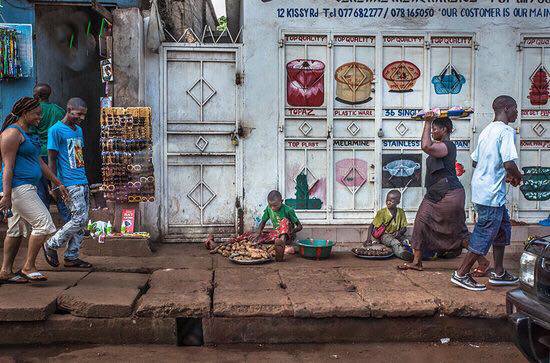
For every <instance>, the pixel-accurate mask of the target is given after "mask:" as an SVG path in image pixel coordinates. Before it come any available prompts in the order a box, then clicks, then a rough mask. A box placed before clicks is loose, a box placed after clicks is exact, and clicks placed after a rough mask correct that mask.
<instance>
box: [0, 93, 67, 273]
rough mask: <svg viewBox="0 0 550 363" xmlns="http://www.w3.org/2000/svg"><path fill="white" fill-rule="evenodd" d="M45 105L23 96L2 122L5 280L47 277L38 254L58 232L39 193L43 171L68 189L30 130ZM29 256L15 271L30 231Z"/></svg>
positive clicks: (0, 187) (0, 207)
mask: <svg viewBox="0 0 550 363" xmlns="http://www.w3.org/2000/svg"><path fill="white" fill-rule="evenodd" d="M40 116H41V109H40V104H39V103H38V101H37V100H35V99H33V98H30V97H23V98H21V99H19V100H18V101H17V102H16V103H15V105H14V106H13V109H12V111H11V113H10V114H9V115H8V117H7V118H6V120H5V121H4V124H3V125H2V129H1V131H2V133H1V135H0V151H1V155H2V171H1V173H0V175H1V178H2V183H1V185H0V192H1V193H2V199H0V211H1V212H2V213H3V214H2V216H3V217H4V220H5V219H6V217H9V218H8V231H7V233H6V238H5V240H4V259H3V261H2V269H1V270H0V284H1V283H24V282H28V281H45V280H47V277H46V276H45V275H44V274H42V273H41V272H39V271H38V269H37V268H36V256H37V255H38V253H39V252H40V249H41V247H42V244H43V243H44V240H45V239H46V237H47V236H49V235H50V234H52V233H54V232H55V230H56V229H55V226H54V224H53V221H52V217H51V215H50V212H49V211H48V209H47V208H46V206H45V205H44V203H42V202H41V200H40V198H39V197H38V194H37V191H36V186H37V184H38V183H39V181H40V178H41V177H42V173H44V175H45V176H46V177H47V178H48V179H49V180H50V181H51V182H52V184H53V185H54V189H59V190H60V191H61V194H62V195H63V196H64V198H66V197H67V195H68V194H67V190H66V189H65V187H64V186H63V185H62V184H61V182H60V181H59V179H57V177H56V176H55V175H54V174H53V173H52V172H51V170H50V169H49V168H48V166H47V165H46V164H45V163H44V161H42V159H41V158H40V141H39V139H38V136H37V135H31V134H29V129H30V127H31V126H35V127H36V126H37V125H38V123H39V122H40ZM29 226H30V227H31V228H30V229H31V232H30V237H29V246H28V250H27V257H26V259H25V263H24V265H23V268H22V269H21V270H20V271H18V272H17V273H14V272H13V263H14V260H15V257H16V256H17V252H18V251H19V246H20V244H21V239H22V237H27V235H28V234H29Z"/></svg>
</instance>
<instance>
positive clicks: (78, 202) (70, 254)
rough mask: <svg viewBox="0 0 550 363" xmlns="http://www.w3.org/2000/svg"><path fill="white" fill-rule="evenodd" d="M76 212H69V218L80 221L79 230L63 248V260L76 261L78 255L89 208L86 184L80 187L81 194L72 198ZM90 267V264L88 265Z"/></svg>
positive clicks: (88, 194)
mask: <svg viewBox="0 0 550 363" xmlns="http://www.w3.org/2000/svg"><path fill="white" fill-rule="evenodd" d="M72 203H73V204H74V207H75V210H76V213H75V212H73V213H71V219H75V220H77V221H82V224H81V228H80V230H79V231H78V232H77V233H76V234H75V235H74V236H73V237H72V238H71V239H70V240H69V242H68V244H67V249H66V250H65V254H64V258H65V262H69V263H70V261H77V260H79V255H80V246H81V245H82V240H84V228H86V223H87V220H88V210H89V208H90V193H89V189H88V186H87V185H86V186H83V187H82V194H79V197H78V198H75V199H73V200H72ZM90 267H91V266H90Z"/></svg>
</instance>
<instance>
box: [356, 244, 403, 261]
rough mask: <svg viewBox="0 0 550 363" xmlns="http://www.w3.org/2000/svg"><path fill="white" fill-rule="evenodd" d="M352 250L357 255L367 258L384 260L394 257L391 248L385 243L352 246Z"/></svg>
mask: <svg viewBox="0 0 550 363" xmlns="http://www.w3.org/2000/svg"><path fill="white" fill-rule="evenodd" d="M351 252H352V253H353V254H354V255H355V257H359V258H364V259H367V260H382V259H386V258H390V257H393V251H392V249H391V248H389V247H386V246H384V245H380V244H377V245H370V246H368V247H361V248H352V249H351Z"/></svg>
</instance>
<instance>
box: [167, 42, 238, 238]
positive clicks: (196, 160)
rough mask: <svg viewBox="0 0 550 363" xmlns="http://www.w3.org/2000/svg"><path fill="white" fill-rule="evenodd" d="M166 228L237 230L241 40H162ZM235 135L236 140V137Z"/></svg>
mask: <svg viewBox="0 0 550 363" xmlns="http://www.w3.org/2000/svg"><path fill="white" fill-rule="evenodd" d="M163 55H164V68H163V72H164V77H163V79H164V87H163V95H164V102H165V104H164V107H165V115H166V117H165V118H164V119H163V123H164V124H163V130H164V144H163V149H164V151H165V154H166V161H165V165H164V175H165V178H164V179H165V188H164V193H165V206H164V213H163V223H162V224H163V227H164V228H163V232H164V234H165V238H167V239H169V240H177V239H178V238H183V239H184V240H192V239H193V238H197V239H198V238H200V236H203V235H205V234H207V233H220V234H229V233H234V232H235V227H236V208H237V201H238V200H239V199H240V198H241V197H242V195H241V193H240V192H239V187H238V185H239V177H238V175H237V170H240V169H239V167H238V162H239V160H240V159H239V156H238V155H239V154H238V152H237V151H238V144H239V142H238V135H237V130H238V125H239V117H240V113H239V112H240V110H239V107H238V105H239V103H240V102H239V97H240V96H239V95H240V93H239V86H238V85H237V84H236V81H235V79H236V74H237V73H238V72H239V71H240V66H239V61H238V60H239V57H240V47H238V46H235V47H231V48H225V47H215V46H214V47H209V46H201V47H195V48H193V49H192V50H191V49H189V48H188V47H187V46H185V45H181V46H180V45H178V46H169V47H165V48H164V53H163ZM235 141H237V142H235Z"/></svg>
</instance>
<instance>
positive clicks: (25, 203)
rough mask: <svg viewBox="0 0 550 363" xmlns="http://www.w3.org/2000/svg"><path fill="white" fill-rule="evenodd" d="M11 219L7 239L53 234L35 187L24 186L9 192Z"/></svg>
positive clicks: (47, 212) (50, 220) (50, 217)
mask: <svg viewBox="0 0 550 363" xmlns="http://www.w3.org/2000/svg"><path fill="white" fill-rule="evenodd" d="M11 203H12V207H11V210H12V213H13V217H11V218H8V231H7V235H8V236H9V237H28V235H29V230H31V233H30V234H31V235H33V236H48V235H50V234H52V233H55V231H56V228H55V225H54V224H53V220H52V216H51V215H50V212H49V211H48V209H47V208H46V206H45V205H44V203H42V201H41V200H40V197H38V193H37V192H36V187H35V186H34V185H30V184H24V185H21V186H18V187H15V188H13V189H12V190H11Z"/></svg>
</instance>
